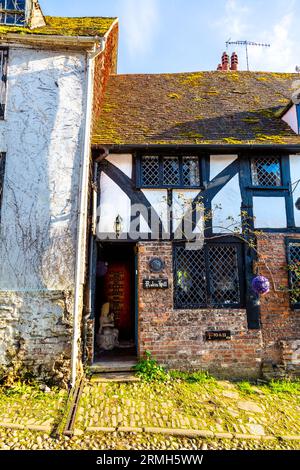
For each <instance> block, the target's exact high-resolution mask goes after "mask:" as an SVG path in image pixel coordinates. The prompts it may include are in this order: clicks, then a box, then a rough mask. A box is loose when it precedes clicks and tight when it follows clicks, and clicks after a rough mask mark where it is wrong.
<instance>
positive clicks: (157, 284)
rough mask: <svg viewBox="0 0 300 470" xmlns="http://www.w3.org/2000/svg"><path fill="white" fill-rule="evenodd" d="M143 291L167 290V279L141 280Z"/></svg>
mask: <svg viewBox="0 0 300 470" xmlns="http://www.w3.org/2000/svg"><path fill="white" fill-rule="evenodd" d="M143 287H144V289H168V287H169V281H168V279H143Z"/></svg>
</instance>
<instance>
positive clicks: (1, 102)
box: [0, 48, 8, 119]
mask: <svg viewBox="0 0 300 470" xmlns="http://www.w3.org/2000/svg"><path fill="white" fill-rule="evenodd" d="M7 58H8V49H3V48H0V119H3V118H4V114H5V101H6V81H7Z"/></svg>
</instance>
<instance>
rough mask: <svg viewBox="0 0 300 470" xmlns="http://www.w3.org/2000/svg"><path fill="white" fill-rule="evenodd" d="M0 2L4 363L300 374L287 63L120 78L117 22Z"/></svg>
mask: <svg viewBox="0 0 300 470" xmlns="http://www.w3.org/2000/svg"><path fill="white" fill-rule="evenodd" d="M0 6H1V7H0V77H1V81H0V215H1V221H0V229H1V232H0V237H1V238H0V377H1V376H2V374H3V373H4V374H7V373H9V372H12V371H19V372H20V371H22V372H24V371H30V372H32V373H34V374H35V375H37V376H39V377H42V378H44V379H45V380H46V379H52V380H55V381H64V382H65V383H66V382H69V381H70V383H71V385H74V383H75V380H76V376H77V375H78V372H81V371H82V365H83V364H86V365H87V364H88V365H92V366H93V367H94V369H95V370H105V369H106V370H126V369H128V368H130V367H131V366H132V365H133V364H134V363H136V362H137V360H138V358H139V357H142V356H143V355H144V353H145V351H150V352H151V353H152V354H153V356H154V357H156V358H157V359H158V360H159V362H161V363H162V364H165V365H166V366H168V367H175V368H194V369H208V370H211V371H212V372H216V373H218V374H219V375H223V376H234V377H242V376H255V377H257V376H258V375H259V374H261V373H262V372H263V373H265V374H269V375H270V374H276V373H280V374H285V373H287V372H292V373H297V372H299V364H300V353H299V349H300V320H299V308H300V295H299V289H298V287H299V286H298V280H299V256H300V183H299V180H300V163H299V161H300V160H299V158H300V156H299V153H300V136H299V127H300V111H299V104H298V103H299V96H298V95H299V84H298V82H297V78H298V76H297V75H296V74H276V73H262V72H261V73H258V72H251V73H250V72H238V71H237V56H236V54H233V56H232V60H231V66H230V67H229V58H228V57H227V55H226V54H225V55H223V58H222V65H220V67H219V68H218V71H215V72H199V73H191V74H189V73H184V74H164V75H117V74H116V60H117V45H118V21H117V19H114V18H57V17H47V16H46V17H45V16H44V15H43V13H42V11H41V9H40V7H39V4H38V2H37V1H36V0H26V1H25V0H22V1H21V0H16V1H8V0H3V1H2V2H1V3H0ZM258 275H263V276H264V277H265V278H267V279H268V281H267V280H264V283H265V285H267V284H268V282H269V284H270V291H269V293H268V294H267V295H265V296H259V295H258V294H257V289H256V290H255V286H256V287H257V285H256V284H253V279H255V280H256V282H260V278H258V279H257V276H258Z"/></svg>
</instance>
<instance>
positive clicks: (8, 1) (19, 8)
mask: <svg viewBox="0 0 300 470" xmlns="http://www.w3.org/2000/svg"><path fill="white" fill-rule="evenodd" d="M25 9H26V0H0V23H2V24H3V23H4V24H8V25H10V24H11V25H19V26H24V23H25Z"/></svg>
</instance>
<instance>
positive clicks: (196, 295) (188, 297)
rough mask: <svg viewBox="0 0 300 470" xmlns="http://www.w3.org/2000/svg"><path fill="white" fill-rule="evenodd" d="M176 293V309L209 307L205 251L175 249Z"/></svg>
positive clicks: (179, 247)
mask: <svg viewBox="0 0 300 470" xmlns="http://www.w3.org/2000/svg"><path fill="white" fill-rule="evenodd" d="M174 293H175V307H176V308H197V307H199V306H204V305H207V290H206V267H205V254H204V250H186V249H185V247H184V246H175V249H174Z"/></svg>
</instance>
